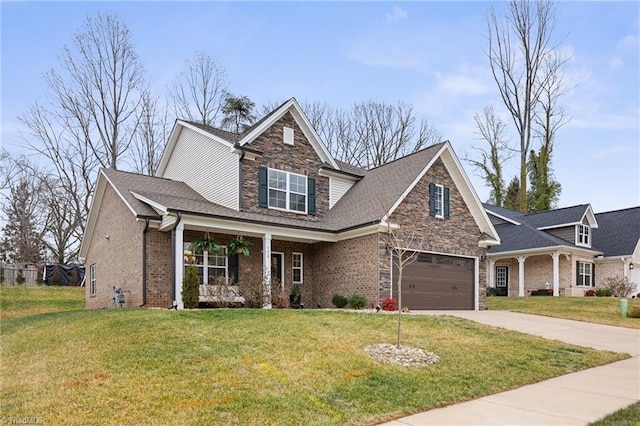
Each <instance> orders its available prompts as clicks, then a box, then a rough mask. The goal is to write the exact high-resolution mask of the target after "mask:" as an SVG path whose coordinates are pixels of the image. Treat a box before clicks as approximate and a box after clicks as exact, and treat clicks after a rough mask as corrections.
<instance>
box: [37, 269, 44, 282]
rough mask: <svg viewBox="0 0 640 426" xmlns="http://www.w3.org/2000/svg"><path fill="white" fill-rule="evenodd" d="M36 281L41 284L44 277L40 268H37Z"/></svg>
mask: <svg viewBox="0 0 640 426" xmlns="http://www.w3.org/2000/svg"><path fill="white" fill-rule="evenodd" d="M36 282H37V283H38V285H42V284H43V283H44V277H43V275H42V271H41V270H40V269H38V274H37V276H36Z"/></svg>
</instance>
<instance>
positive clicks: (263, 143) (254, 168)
mask: <svg viewBox="0 0 640 426" xmlns="http://www.w3.org/2000/svg"><path fill="white" fill-rule="evenodd" d="M285 126H286V127H289V128H292V129H293V130H294V145H293V146H291V145H285V143H284V141H283V128H284V127H285ZM247 147H248V148H251V149H255V150H258V151H261V152H262V153H263V154H262V155H261V156H259V157H258V158H257V159H256V160H255V161H251V160H244V161H242V163H241V165H242V181H243V182H242V194H241V198H242V206H241V208H242V210H244V211H250V212H255V213H262V214H269V215H274V216H286V217H291V218H295V219H305V220H319V219H320V218H321V217H322V216H324V214H326V212H327V211H328V210H329V178H327V177H322V176H318V169H319V168H320V167H321V166H322V164H323V163H322V160H321V159H320V158H319V157H318V154H317V153H316V151H315V149H314V148H313V146H311V144H310V143H309V141H308V140H307V138H306V137H305V135H304V133H303V132H302V129H300V127H298V125H297V123H296V121H295V119H294V118H293V116H292V115H291V113H289V112H287V113H286V114H285V115H284V116H283V117H282V118H281V119H280V120H278V121H277V122H276V123H274V124H273V126H271V127H270V128H269V129H267V130H266V131H265V132H264V133H263V134H261V135H260V136H258V137H257V138H256V140H254V141H253V142H251V143H250V144H249V145H247ZM260 167H271V168H274V169H278V170H283V171H287V172H292V173H297V174H301V175H305V176H308V177H312V178H315V180H316V215H315V216H310V215H304V214H299V213H293V212H286V211H281V210H274V209H267V208H264V207H260V206H259V203H258V184H259V182H258V170H259V168H260Z"/></svg>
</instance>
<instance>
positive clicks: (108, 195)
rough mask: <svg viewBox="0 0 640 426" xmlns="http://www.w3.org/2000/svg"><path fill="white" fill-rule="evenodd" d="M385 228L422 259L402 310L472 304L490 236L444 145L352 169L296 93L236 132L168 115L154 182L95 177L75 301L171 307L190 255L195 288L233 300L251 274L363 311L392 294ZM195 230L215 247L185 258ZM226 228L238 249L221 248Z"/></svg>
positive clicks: (409, 273) (123, 175)
mask: <svg viewBox="0 0 640 426" xmlns="http://www.w3.org/2000/svg"><path fill="white" fill-rule="evenodd" d="M390 230H392V232H394V233H397V235H401V234H402V233H403V232H404V233H408V232H412V235H413V234H415V235H417V236H419V237H420V238H416V239H411V240H404V241H408V243H407V244H408V245H409V246H408V247H402V248H403V249H407V250H411V251H416V252H419V253H420V255H419V256H418V258H417V261H416V262H414V263H413V264H411V265H409V266H407V267H406V268H404V270H403V272H404V276H405V279H404V280H403V301H404V305H405V306H408V307H410V308H415V309H483V308H484V301H485V287H486V278H485V273H486V267H485V265H484V263H485V262H484V259H485V256H486V253H487V247H490V246H495V245H497V244H499V238H498V234H497V232H496V230H495V228H494V226H493V224H492V223H491V221H490V219H489V217H488V215H487V213H486V211H485V209H484V208H483V206H482V204H481V202H480V201H479V199H478V196H477V194H476V193H475V191H474V189H473V188H472V186H471V184H470V182H469V179H468V177H467V176H466V174H465V172H464V170H463V169H462V167H461V164H460V162H459V160H458V158H457V157H456V154H455V153H454V151H453V149H452V147H451V144H450V143H449V142H442V143H438V144H436V145H433V146H430V147H428V148H425V149H423V150H421V151H419V152H416V153H413V154H411V155H407V156H406V157H403V158H400V159H398V160H395V161H392V162H390V163H388V164H386V165H383V166H380V167H377V168H374V169H371V170H362V169H359V168H356V167H352V166H350V165H348V164H345V163H342V162H340V161H336V160H335V159H334V158H333V157H332V156H331V154H330V153H329V151H328V150H327V148H326V147H325V146H324V144H323V143H322V141H321V140H320V138H319V137H318V135H317V133H316V131H315V130H314V129H313V127H312V125H311V124H310V122H309V120H308V119H307V118H306V117H305V115H304V113H303V111H302V110H301V108H300V106H299V105H298V103H297V102H296V100H295V99H291V100H289V101H287V102H285V103H284V104H283V105H281V106H280V107H278V108H276V109H275V110H274V111H272V112H271V113H270V114H268V115H267V116H265V117H264V118H262V119H261V120H260V121H259V122H257V123H256V124H255V125H254V126H252V127H251V128H249V129H248V130H246V131H245V132H243V133H242V134H232V133H228V132H225V131H221V130H219V129H214V128H211V127H208V126H203V125H199V124H195V123H190V122H186V121H181V120H178V121H176V123H175V126H174V128H173V130H172V133H171V135H170V138H169V141H168V143H167V147H166V149H165V152H164V155H163V158H162V160H161V164H160V166H159V170H158V173H157V176H153V177H152V176H144V175H139V174H134V173H128V172H121V171H115V170H108V169H103V170H101V171H100V173H99V176H98V180H97V184H96V192H95V194H94V197H93V201H92V206H91V211H90V214H89V217H88V221H87V225H86V232H85V235H84V238H83V241H82V245H81V249H80V256H81V257H82V258H84V259H85V263H86V268H87V280H86V282H87V286H86V287H87V293H86V306H87V308H101V307H104V306H106V305H107V303H108V302H109V300H110V298H111V294H112V293H111V292H112V286H116V287H118V288H122V290H123V291H125V292H126V293H125V296H126V301H127V302H126V306H148V307H164V308H166V307H170V306H172V305H173V304H174V303H175V305H176V306H177V307H178V308H181V307H182V306H183V304H182V296H181V289H182V279H183V275H184V271H185V266H186V264H189V263H193V264H194V265H195V266H196V267H197V268H198V274H199V276H200V279H201V285H202V286H207V285H211V283H212V282H220V280H222V281H224V282H226V283H227V284H237V285H238V289H239V293H240V294H242V293H243V287H244V288H245V290H246V285H247V284H246V283H247V280H248V279H249V271H254V272H255V270H256V269H259V270H260V272H261V273H263V274H264V281H265V284H266V285H265V291H266V293H268V294H266V295H265V300H266V301H268V300H270V295H271V294H273V293H274V292H281V293H283V294H288V293H289V292H290V291H291V289H292V288H293V286H298V287H299V288H300V291H301V296H302V302H303V303H304V305H305V306H307V307H316V306H321V307H331V306H332V305H331V299H332V296H333V295H334V294H341V295H344V296H350V295H352V294H360V295H363V296H365V297H366V299H367V305H368V306H375V305H377V304H378V303H380V302H381V301H382V300H383V299H384V298H385V297H388V296H393V295H396V294H397V288H396V287H397V285H396V284H395V281H394V274H396V273H397V272H396V271H394V268H393V266H392V265H393V264H392V258H391V254H390V250H389V241H390V240H389V239H388V238H387V237H388V233H389V231H390ZM203 235H207V236H209V237H211V238H215V240H216V241H217V242H218V243H219V244H221V245H222V248H221V249H220V250H218V251H217V252H215V253H208V252H207V251H205V252H204V253H202V254H199V255H197V254H194V253H193V252H192V250H191V243H192V242H194V241H197V240H198V239H201V238H202V237H203ZM238 236H242V237H243V238H245V239H248V240H249V241H250V242H251V243H252V245H251V247H250V253H249V256H245V255H242V254H240V255H237V254H231V255H227V252H226V245H227V244H228V243H229V242H230V241H231V239H232V238H234V237H238ZM271 282H273V283H274V285H273V286H272V285H271ZM201 296H202V297H201V300H202V301H206V297H207V296H206V292H203V293H202V295H201ZM264 305H265V306H267V307H268V306H269V303H268V302H265V303H264Z"/></svg>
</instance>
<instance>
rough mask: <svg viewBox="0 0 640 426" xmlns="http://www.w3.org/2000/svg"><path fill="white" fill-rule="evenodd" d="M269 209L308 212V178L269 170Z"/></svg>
mask: <svg viewBox="0 0 640 426" xmlns="http://www.w3.org/2000/svg"><path fill="white" fill-rule="evenodd" d="M268 187H269V207H271V208H274V209H282V210H289V211H294V212H300V213H306V212H307V177H306V176H303V175H298V174H296V173H291V172H283V171H282V170H275V169H269V186H268Z"/></svg>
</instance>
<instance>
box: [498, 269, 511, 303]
mask: <svg viewBox="0 0 640 426" xmlns="http://www.w3.org/2000/svg"><path fill="white" fill-rule="evenodd" d="M496 288H497V289H498V290H499V291H500V294H499V296H508V295H509V267H508V266H496Z"/></svg>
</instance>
